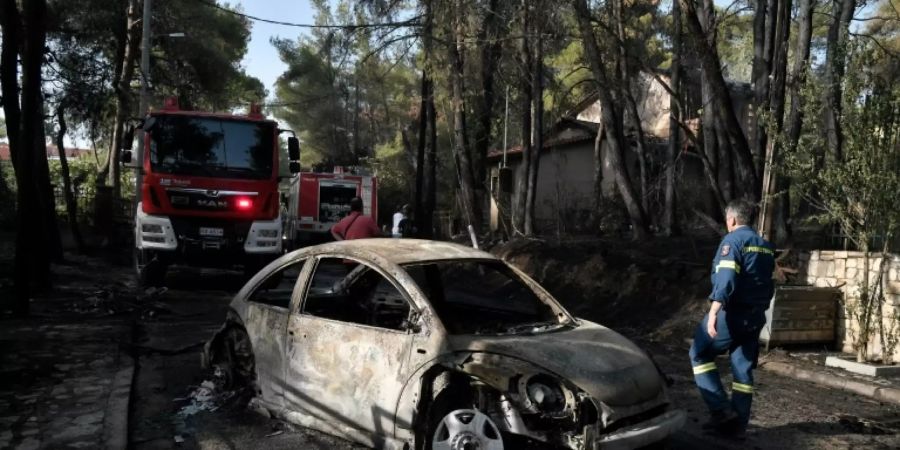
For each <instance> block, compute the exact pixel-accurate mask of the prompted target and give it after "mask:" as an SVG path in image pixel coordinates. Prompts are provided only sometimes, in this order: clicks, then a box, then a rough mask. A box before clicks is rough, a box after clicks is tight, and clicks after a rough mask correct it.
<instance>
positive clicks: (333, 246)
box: [316, 238, 497, 264]
mask: <svg viewBox="0 0 900 450" xmlns="http://www.w3.org/2000/svg"><path fill="white" fill-rule="evenodd" d="M316 248H317V250H318V251H317V252H316V253H320V252H322V253H328V252H336V253H342V254H348V255H351V254H356V255H358V256H360V257H363V258H365V257H367V256H370V257H372V256H377V257H381V258H384V259H386V260H388V261H390V262H392V263H394V264H407V263H413V262H425V261H437V260H444V259H497V257H496V256H494V255H492V254H490V253H487V252H484V251H481V250H476V249H474V248H471V247H465V246H462V245H458V244H453V243H450V242H440V241H428V240H424V239H395V238H375V239H354V240H349V241H339V242H330V243H328V244H323V245H319V246H317V247H316Z"/></svg>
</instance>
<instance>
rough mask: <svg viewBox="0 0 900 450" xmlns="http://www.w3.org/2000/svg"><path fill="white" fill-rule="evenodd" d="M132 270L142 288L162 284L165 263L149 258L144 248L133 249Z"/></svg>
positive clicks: (164, 276) (164, 274) (164, 275)
mask: <svg viewBox="0 0 900 450" xmlns="http://www.w3.org/2000/svg"><path fill="white" fill-rule="evenodd" d="M134 270H135V272H136V274H137V278H138V283H139V285H140V287H142V288H148V287H156V286H162V285H163V282H164V281H165V278H166V265H165V264H163V263H161V262H159V261H157V260H156V259H151V258H150V256H149V255H148V254H147V252H145V251H144V250H140V249H134Z"/></svg>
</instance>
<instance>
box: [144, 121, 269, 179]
mask: <svg viewBox="0 0 900 450" xmlns="http://www.w3.org/2000/svg"><path fill="white" fill-rule="evenodd" d="M150 124H151V125H150V127H149V132H150V163H151V164H152V165H153V170H154V171H156V172H159V173H168V174H179V175H194V176H208V177H220V178H244V179H257V180H264V179H268V178H271V177H272V165H273V152H274V151H275V130H274V127H273V125H272V124H270V123H256V122H244V121H237V120H221V119H215V118H208V117H188V116H177V115H175V116H164V115H163V116H154V117H153V119H152V122H150Z"/></svg>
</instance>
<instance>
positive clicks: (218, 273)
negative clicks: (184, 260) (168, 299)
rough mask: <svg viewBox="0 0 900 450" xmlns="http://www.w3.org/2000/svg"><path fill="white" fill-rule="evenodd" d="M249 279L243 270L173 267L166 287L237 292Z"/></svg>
mask: <svg viewBox="0 0 900 450" xmlns="http://www.w3.org/2000/svg"><path fill="white" fill-rule="evenodd" d="M246 281H247V280H246V279H245V278H244V275H243V273H242V272H238V271H232V270H220V269H197V268H191V267H180V266H176V267H171V268H169V273H168V274H167V275H166V287H168V288H169V289H175V290H182V291H226V292H230V293H236V292H237V291H239V290H240V289H241V287H243V286H244V283H245V282H246Z"/></svg>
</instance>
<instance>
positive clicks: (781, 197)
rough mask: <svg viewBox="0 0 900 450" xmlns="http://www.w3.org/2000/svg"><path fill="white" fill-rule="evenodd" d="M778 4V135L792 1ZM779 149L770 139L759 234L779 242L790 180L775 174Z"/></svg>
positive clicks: (774, 108) (773, 96)
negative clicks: (785, 188) (787, 186)
mask: <svg viewBox="0 0 900 450" xmlns="http://www.w3.org/2000/svg"><path fill="white" fill-rule="evenodd" d="M777 5H778V8H777V11H776V21H775V22H776V24H775V27H774V28H775V38H774V39H775V44H774V47H775V49H774V56H773V60H772V62H773V64H772V73H771V77H770V78H771V82H772V84H771V91H770V97H769V113H770V114H771V115H772V120H773V121H774V125H775V131H776V133H778V134H780V133H781V130H782V128H783V125H784V103H785V86H786V83H787V57H788V48H789V47H790V33H791V0H778V2H777ZM780 147H781V146H780V145H779V143H778V141H777V140H776V139H770V140H769V141H768V142H767V144H766V167H765V171H766V176H764V177H763V179H764V180H765V182H764V185H763V194H762V201H763V207H762V208H761V210H762V215H761V220H760V227H759V231H760V233H761V234H762V235H763V236H764V237H765V238H766V239H769V240H771V241H774V242H779V243H781V242H785V241H786V239H787V238H788V236H787V233H788V229H787V217H785V216H784V214H783V211H782V210H781V208H782V206H783V204H784V203H785V202H787V201H788V193H787V192H786V191H781V189H780V188H784V187H786V183H787V180H786V179H785V177H784V176H779V175H778V173H777V172H776V171H775V161H776V160H777V159H778V153H779V152H780V150H781V149H780ZM776 219H777V220H776Z"/></svg>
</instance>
